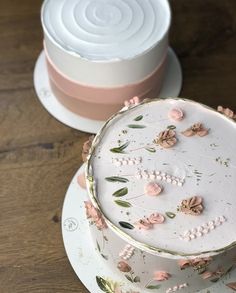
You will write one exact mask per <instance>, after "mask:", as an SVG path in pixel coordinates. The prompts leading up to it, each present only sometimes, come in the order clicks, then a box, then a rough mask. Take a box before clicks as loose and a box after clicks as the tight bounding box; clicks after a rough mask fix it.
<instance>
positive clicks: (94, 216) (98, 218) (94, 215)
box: [84, 201, 107, 230]
mask: <svg viewBox="0 0 236 293" xmlns="http://www.w3.org/2000/svg"><path fill="white" fill-rule="evenodd" d="M84 204H85V209H86V216H87V219H91V220H92V222H93V223H94V224H95V225H96V227H97V228H98V230H103V229H106V228H107V224H106V222H105V220H104V219H103V217H102V214H101V213H100V211H99V210H97V209H96V208H95V207H94V206H93V205H92V203H91V202H90V201H85V202H84Z"/></svg>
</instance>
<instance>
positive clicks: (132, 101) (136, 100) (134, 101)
mask: <svg viewBox="0 0 236 293" xmlns="http://www.w3.org/2000/svg"><path fill="white" fill-rule="evenodd" d="M139 103H140V100H139V97H137V96H135V97H133V98H132V99H130V100H129V101H125V102H124V105H125V107H130V106H135V105H138V104H139Z"/></svg>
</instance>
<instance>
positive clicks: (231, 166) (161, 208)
mask: <svg viewBox="0 0 236 293" xmlns="http://www.w3.org/2000/svg"><path fill="white" fill-rule="evenodd" d="M235 145H236V123H235V122H234V121H233V120H231V119H229V118H227V117H226V116H224V115H222V114H220V113H218V112H216V111H214V110H212V109H210V108H208V107H206V106H204V105H201V104H199V103H196V102H193V101H190V100H183V99H171V98H170V99H166V100H151V101H146V102H144V103H141V104H140V105H137V106H135V107H133V108H131V109H128V110H123V111H121V112H119V113H118V114H117V115H115V116H114V117H113V118H112V119H110V120H109V121H108V122H107V124H106V125H105V126H104V128H103V129H102V130H101V132H100V133H99V134H98V135H97V136H96V138H95V140H94V142H93V146H92V152H91V156H90V158H89V161H88V167H87V176H88V177H87V178H89V180H90V183H91V184H92V186H93V187H94V190H95V191H94V192H92V194H93V195H92V196H91V198H92V200H93V202H94V203H95V205H97V206H98V207H99V208H100V210H101V212H102V213H103V215H104V216H105V218H106V219H108V221H110V223H112V226H113V227H115V229H116V230H117V231H118V233H120V231H121V234H122V235H126V236H128V237H131V239H132V240H134V241H136V242H137V243H139V244H141V245H145V246H148V247H152V248H153V247H154V248H158V249H161V250H163V251H165V252H171V253H172V254H173V253H177V254H178V253H179V254H181V255H189V256H190V255H198V254H201V253H208V252H216V250H218V249H220V250H221V249H225V248H226V247H227V246H229V245H232V243H234V242H235V241H236V229H235V223H236V213H235V206H236V184H235V182H236V152H235Z"/></svg>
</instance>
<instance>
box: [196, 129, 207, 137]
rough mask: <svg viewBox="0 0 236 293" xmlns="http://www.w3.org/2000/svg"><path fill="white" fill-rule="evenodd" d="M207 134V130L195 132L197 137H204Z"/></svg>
mask: <svg viewBox="0 0 236 293" xmlns="http://www.w3.org/2000/svg"><path fill="white" fill-rule="evenodd" d="M208 132H209V131H208V129H201V130H199V131H197V135H198V136H201V137H203V136H206V135H207V134H208Z"/></svg>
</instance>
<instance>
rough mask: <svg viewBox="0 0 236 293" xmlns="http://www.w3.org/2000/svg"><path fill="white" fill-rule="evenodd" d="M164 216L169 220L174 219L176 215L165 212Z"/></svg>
mask: <svg viewBox="0 0 236 293" xmlns="http://www.w3.org/2000/svg"><path fill="white" fill-rule="evenodd" d="M166 216H167V217H168V218H170V219H174V218H175V216H176V214H174V213H172V212H166Z"/></svg>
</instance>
